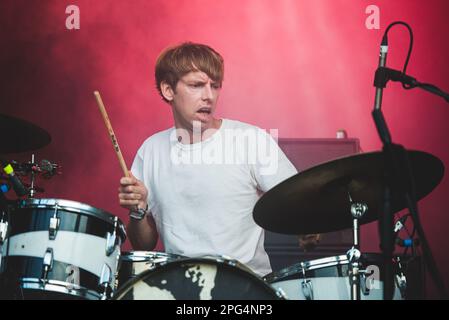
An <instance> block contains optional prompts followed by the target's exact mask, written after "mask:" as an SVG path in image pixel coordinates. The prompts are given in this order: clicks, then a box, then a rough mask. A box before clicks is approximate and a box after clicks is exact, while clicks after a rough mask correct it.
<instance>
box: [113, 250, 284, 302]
mask: <svg viewBox="0 0 449 320" xmlns="http://www.w3.org/2000/svg"><path fill="white" fill-rule="evenodd" d="M204 261H208V262H212V263H216V264H219V263H222V264H224V265H226V266H229V267H236V268H237V269H238V270H239V271H241V272H244V273H246V274H248V275H249V276H250V278H252V279H253V280H256V281H257V282H260V283H261V284H262V285H263V286H264V287H265V289H267V291H270V292H272V293H273V299H275V298H277V299H278V300H282V299H285V296H284V294H283V293H282V291H281V290H278V289H276V288H274V287H273V286H271V285H270V284H269V283H267V282H265V281H264V280H263V278H261V277H259V276H258V275H257V274H256V273H254V272H253V271H252V270H250V269H249V268H243V267H242V265H243V266H244V264H242V263H241V262H239V261H238V260H233V259H229V258H227V257H226V258H224V257H222V256H216V257H211V256H205V257H192V258H189V257H185V258H182V259H176V260H171V261H167V262H165V263H163V264H160V265H158V267H157V268H154V269H150V270H146V271H144V272H142V273H140V274H139V275H137V276H136V277H134V278H132V279H129V280H128V281H126V282H125V283H124V284H123V285H122V287H121V288H120V289H118V290H117V291H116V292H115V293H114V295H113V297H112V300H121V298H122V297H123V296H124V295H125V294H126V293H127V292H128V291H129V290H130V289H131V288H132V287H134V285H135V284H136V283H137V282H139V281H141V280H142V278H145V277H146V276H147V275H148V274H150V273H155V272H157V271H158V270H160V268H161V267H168V266H170V265H173V264H181V263H186V262H187V263H192V264H195V263H198V262H204Z"/></svg>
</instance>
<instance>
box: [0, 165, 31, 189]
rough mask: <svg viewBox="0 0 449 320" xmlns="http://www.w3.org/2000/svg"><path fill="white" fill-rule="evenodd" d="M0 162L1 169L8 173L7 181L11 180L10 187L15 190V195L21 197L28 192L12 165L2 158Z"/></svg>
mask: <svg viewBox="0 0 449 320" xmlns="http://www.w3.org/2000/svg"><path fill="white" fill-rule="evenodd" d="M1 162H2V167H3V171H4V172H5V173H6V174H7V175H8V177H9V181H11V184H12V188H13V189H14V191H15V192H16V194H17V196H19V197H22V196H24V195H26V194H28V191H27V189H26V188H25V186H24V185H23V183H22V181H20V178H19V177H18V176H17V175H16V174H15V172H14V169H13V167H12V165H11V164H9V163H8V162H7V161H4V160H1Z"/></svg>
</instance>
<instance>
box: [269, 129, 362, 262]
mask: <svg viewBox="0 0 449 320" xmlns="http://www.w3.org/2000/svg"><path fill="white" fill-rule="evenodd" d="M278 143H279V146H280V148H281V149H282V150H283V151H284V153H285V154H286V156H287V157H288V158H289V159H290V161H291V162H292V163H293V165H294V166H295V167H296V169H298V171H299V172H301V171H304V170H306V169H308V168H311V167H314V166H316V165H318V164H320V163H323V162H327V161H330V160H333V159H336V158H341V157H345V156H349V155H353V154H356V153H359V152H360V147H359V140H358V139H345V138H344V139H279V142H278ZM348 214H349V213H348ZM351 246H352V231H351V230H349V229H348V230H341V231H337V232H331V233H325V234H323V235H322V239H321V241H320V244H319V246H318V247H317V248H315V249H314V250H313V251H310V252H303V251H302V250H301V249H300V248H299V245H298V238H297V236H292V235H284V234H279V233H274V232H270V231H266V233H265V249H266V251H267V253H268V255H269V257H270V262H271V267H272V268H273V270H274V271H276V270H279V269H282V268H284V267H286V266H289V265H292V264H294V263H297V262H299V261H305V260H313V259H317V258H321V257H328V256H336V255H340V254H345V253H346V251H347V250H348V249H349V248H350V247H351Z"/></svg>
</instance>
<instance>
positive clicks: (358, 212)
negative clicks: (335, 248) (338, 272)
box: [346, 192, 368, 300]
mask: <svg viewBox="0 0 449 320" xmlns="http://www.w3.org/2000/svg"><path fill="white" fill-rule="evenodd" d="M348 196H349V202H350V203H351V215H352V218H353V220H352V221H353V225H352V226H353V228H352V230H353V241H354V243H353V246H352V248H351V249H349V250H348V252H346V256H347V257H348V261H349V263H350V265H351V269H350V270H351V271H350V275H349V284H350V287H351V300H360V274H361V273H363V272H364V271H363V270H360V263H359V259H360V257H361V255H362V254H361V252H360V223H359V219H360V218H362V217H363V216H364V215H365V213H366V212H367V211H368V206H367V205H366V204H365V203H362V202H353V201H352V198H351V195H350V194H349V192H348Z"/></svg>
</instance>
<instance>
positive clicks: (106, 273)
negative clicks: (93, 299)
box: [98, 264, 112, 300]
mask: <svg viewBox="0 0 449 320" xmlns="http://www.w3.org/2000/svg"><path fill="white" fill-rule="evenodd" d="M111 273H112V271H111V268H110V267H109V266H108V265H107V264H104V265H103V268H102V269H101V275H100V280H99V281H98V286H99V287H100V288H101V289H102V290H103V292H102V293H101V298H100V299H101V300H106V299H108V298H109V297H110V295H111V292H112V288H111V280H112V278H111Z"/></svg>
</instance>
